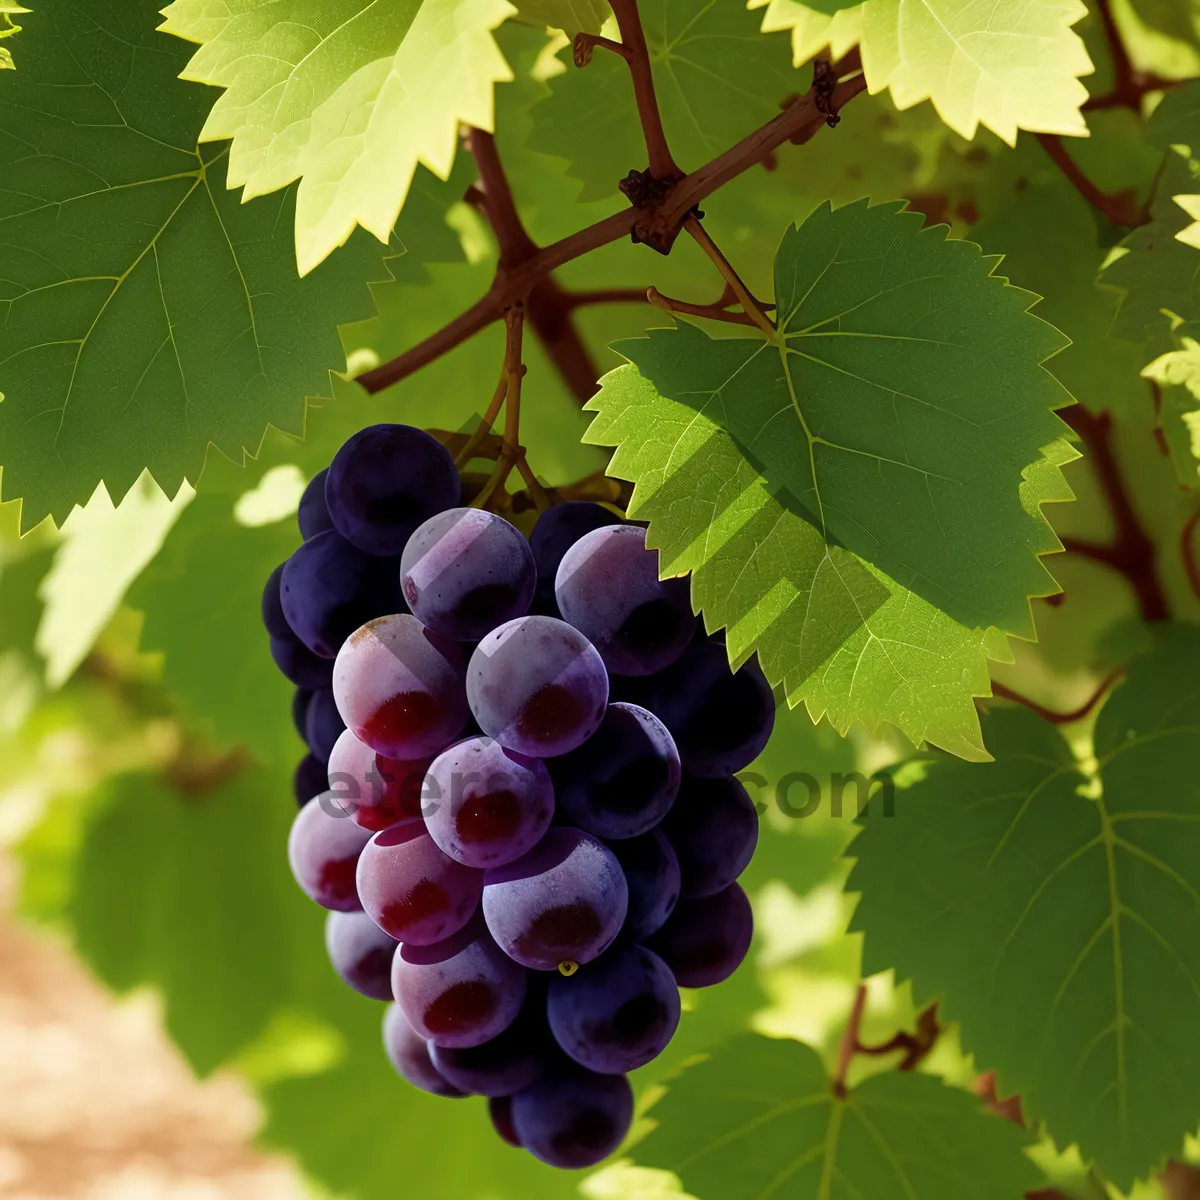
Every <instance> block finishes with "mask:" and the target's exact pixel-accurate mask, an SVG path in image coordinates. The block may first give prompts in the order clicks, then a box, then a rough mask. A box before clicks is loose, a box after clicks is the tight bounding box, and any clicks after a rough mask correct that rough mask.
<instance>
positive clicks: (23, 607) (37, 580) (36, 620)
mask: <svg viewBox="0 0 1200 1200" xmlns="http://www.w3.org/2000/svg"><path fill="white" fill-rule="evenodd" d="M54 551H55V547H54V546H31V547H29V548H28V549H20V550H16V551H13V552H11V553H8V554H5V555H4V556H3V557H0V612H2V613H3V614H4V620H3V621H0V660H2V659H3V658H4V656H5V655H6V654H7V653H9V652H13V651H15V652H16V653H17V654H19V655H20V656H21V657H22V658H23V659H24V660H25V661H26V662H27V663H37V665H38V666H39V668H40V666H41V663H40V662H39V660H38V657H37V654H36V652H35V649H34V639H35V637H36V635H37V630H38V626H39V624H40V623H41V621H42V617H43V613H44V611H45V603H44V601H43V600H42V595H41V593H42V585H43V581H44V580H45V578H46V573H47V572H48V571H49V570H50V568H51V566H52V565H53V563H54Z"/></svg>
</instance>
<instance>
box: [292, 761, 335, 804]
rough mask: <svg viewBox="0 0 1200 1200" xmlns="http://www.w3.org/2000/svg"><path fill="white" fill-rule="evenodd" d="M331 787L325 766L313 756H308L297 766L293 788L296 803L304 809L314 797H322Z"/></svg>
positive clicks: (293, 777)
mask: <svg viewBox="0 0 1200 1200" xmlns="http://www.w3.org/2000/svg"><path fill="white" fill-rule="evenodd" d="M328 786H329V784H328V781H327V777H326V775H325V764H324V763H323V762H322V761H321V760H320V759H319V758H316V757H314V756H313V755H311V754H306V755H305V756H304V757H303V758H302V759H301V760H300V762H299V763H298V764H297V766H296V773H295V775H293V776H292V788H293V790H294V791H295V793H296V803H297V804H299V805H300V807H301V808H303V807H304V806H305V805H306V804H307V803H308V802H309V801H310V800H311V799H312V798H313V797H314V796H319V795H321V793H322V792H324V791H325V789H326V788H327V787H328Z"/></svg>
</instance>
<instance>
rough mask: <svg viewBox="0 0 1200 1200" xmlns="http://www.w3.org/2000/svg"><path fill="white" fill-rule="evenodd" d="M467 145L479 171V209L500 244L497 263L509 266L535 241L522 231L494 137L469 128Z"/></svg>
mask: <svg viewBox="0 0 1200 1200" xmlns="http://www.w3.org/2000/svg"><path fill="white" fill-rule="evenodd" d="M466 141H467V148H468V149H469V150H470V151H471V156H472V158H474V159H475V166H476V168H477V169H478V171H479V184H478V189H479V191H481V192H482V193H483V210H484V214H485V215H486V216H487V219H488V222H489V224H490V225H491V227H492V232H493V233H495V235H496V242H497V244H498V245H499V247H500V265H501V266H502V267H508V266H513V265H515V264H516V263H520V262H525V260H526V259H528V258H531V257H532V256H533V255H534V254H536V253H537V245H536V244H535V242H534V240H533V238H531V237H530V236H529V234H528V233H526V231H525V226H524V225H523V224H522V222H521V217H520V214H519V213H518V212H517V206H516V203H515V202H514V200H513V194H512V188H510V187H509V186H508V176H507V175H505V173H504V167H503V166H501V164H500V155H499V154H497V152H496V139H495V138H494V137H493V136H492V135H491V134H490V133H488V132H487V131H486V130H483V129H469V130H468V131H467V135H466Z"/></svg>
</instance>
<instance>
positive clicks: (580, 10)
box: [513, 0, 612, 34]
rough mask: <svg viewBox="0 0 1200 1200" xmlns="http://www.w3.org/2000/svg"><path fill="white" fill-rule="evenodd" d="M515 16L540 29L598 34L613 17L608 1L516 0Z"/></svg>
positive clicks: (514, 0)
mask: <svg viewBox="0 0 1200 1200" xmlns="http://www.w3.org/2000/svg"><path fill="white" fill-rule="evenodd" d="M513 3H514V4H515V5H516V9H517V12H516V19H517V20H518V21H524V22H525V23H526V24H527V25H533V26H536V27H537V28H538V29H562V30H564V31H565V32H567V33H570V34H575V33H599V32H600V29H601V26H603V24H604V22H605V20H607V19H608V18H609V17H611V16H612V9H611V8H609V6H608V0H513Z"/></svg>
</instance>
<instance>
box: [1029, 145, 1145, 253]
mask: <svg viewBox="0 0 1200 1200" xmlns="http://www.w3.org/2000/svg"><path fill="white" fill-rule="evenodd" d="M1037 140H1038V141H1039V142H1041V144H1042V147H1043V149H1044V150H1045V151H1046V153H1047V154H1048V155H1050V158H1051V159H1052V160H1053V162H1054V164H1055V166H1057V167H1058V169H1059V170H1060V171H1062V173H1063V174H1064V175H1065V176H1066V177H1067V179H1068V180H1069V181H1070V183H1071V184H1072V185H1073V186H1074V188H1075V190H1076V191H1077V192H1078V193H1079V194H1080V195H1081V196H1082V197H1083V198H1084V199H1085V200H1086V201H1087V202H1088V203H1089V204H1090V205H1091V206H1092V207H1093V208H1094V209H1095V210H1096V211H1097V212H1098V213H1100V214H1101V215H1102V216H1104V217H1106V218H1107V219H1108V220H1110V221H1111V222H1112V223H1113V224H1114V225H1123V226H1126V227H1128V228H1130V229H1133V228H1136V227H1137V226H1138V225H1145V223H1146V222H1147V221H1148V220H1149V219H1150V215H1149V213H1148V212H1147V211H1146V209H1145V208H1144V207H1142V206H1141V205H1139V204H1137V203H1136V202H1135V201H1134V200H1133V199H1132V197H1130V196H1126V195H1117V196H1110V195H1109V194H1108V193H1107V192H1104V191H1101V190H1100V188H1098V187H1097V186H1096V185H1095V184H1094V183H1093V182H1092V181H1091V180H1090V179H1089V178H1088V177H1087V176H1086V175H1085V174H1084V173H1083V171H1082V170H1080V168H1079V164H1078V163H1076V161H1075V160H1074V159H1073V158H1072V157H1071V155H1070V154H1069V153H1068V152H1067V148H1066V146H1064V145H1063V140H1062V138H1061V137H1059V136H1058V134H1057V133H1039V134H1038V135H1037Z"/></svg>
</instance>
